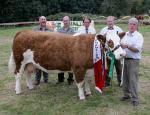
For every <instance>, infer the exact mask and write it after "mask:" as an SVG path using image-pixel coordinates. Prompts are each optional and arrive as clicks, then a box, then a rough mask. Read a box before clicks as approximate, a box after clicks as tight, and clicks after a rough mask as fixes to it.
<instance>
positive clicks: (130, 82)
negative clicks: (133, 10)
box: [121, 18, 144, 106]
mask: <svg viewBox="0 0 150 115" xmlns="http://www.w3.org/2000/svg"><path fill="white" fill-rule="evenodd" d="M128 28H129V31H128V32H126V34H125V36H124V37H123V39H122V40H121V47H122V48H123V49H124V50H125V51H126V56H125V64H124V74H123V93H124V96H123V97H122V98H121V101H126V100H128V99H130V98H131V102H132V104H133V106H137V105H138V104H139V98H138V82H139V60H140V59H141V52H142V47H143V42H144V40H143V36H142V34H141V33H139V32H138V31H137V29H138V20H137V19H136V18H131V19H129V22H128Z"/></svg>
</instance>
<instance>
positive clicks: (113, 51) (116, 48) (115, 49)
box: [112, 45, 121, 52]
mask: <svg viewBox="0 0 150 115" xmlns="http://www.w3.org/2000/svg"><path fill="white" fill-rule="evenodd" d="M120 46H121V45H117V46H116V47H115V48H114V49H113V50H112V52H114V51H116V50H117V49H118V48H119V47H120Z"/></svg>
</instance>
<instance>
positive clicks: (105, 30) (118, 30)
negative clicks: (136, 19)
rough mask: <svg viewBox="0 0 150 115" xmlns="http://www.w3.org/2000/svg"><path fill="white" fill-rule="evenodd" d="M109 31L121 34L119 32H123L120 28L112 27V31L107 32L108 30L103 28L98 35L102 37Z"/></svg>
mask: <svg viewBox="0 0 150 115" xmlns="http://www.w3.org/2000/svg"><path fill="white" fill-rule="evenodd" d="M109 31H113V32H115V33H121V32H123V31H122V29H121V28H120V27H118V26H115V25H114V26H113V29H112V30H109V29H108V26H106V27H104V28H103V29H102V30H101V31H100V34H101V35H104V34H106V33H107V32H109Z"/></svg>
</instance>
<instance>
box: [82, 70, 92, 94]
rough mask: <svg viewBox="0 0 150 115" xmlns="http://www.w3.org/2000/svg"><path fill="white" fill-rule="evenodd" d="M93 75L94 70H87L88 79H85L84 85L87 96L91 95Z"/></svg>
mask: <svg viewBox="0 0 150 115" xmlns="http://www.w3.org/2000/svg"><path fill="white" fill-rule="evenodd" d="M93 75H94V72H93V69H90V70H87V72H86V77H85V84H84V90H85V95H86V96H89V95H91V89H90V84H91V81H92V77H93Z"/></svg>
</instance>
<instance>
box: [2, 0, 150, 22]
mask: <svg viewBox="0 0 150 115" xmlns="http://www.w3.org/2000/svg"><path fill="white" fill-rule="evenodd" d="M0 9H1V10H0V23H4V22H18V21H35V20H37V19H38V17H39V16H41V15H44V16H49V15H54V14H57V13H60V12H67V13H73V14H74V13H91V14H98V15H104V16H107V15H113V16H116V17H120V16H123V15H131V14H132V15H135V14H143V13H148V10H150V0H0ZM53 18H54V17H53Z"/></svg>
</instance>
